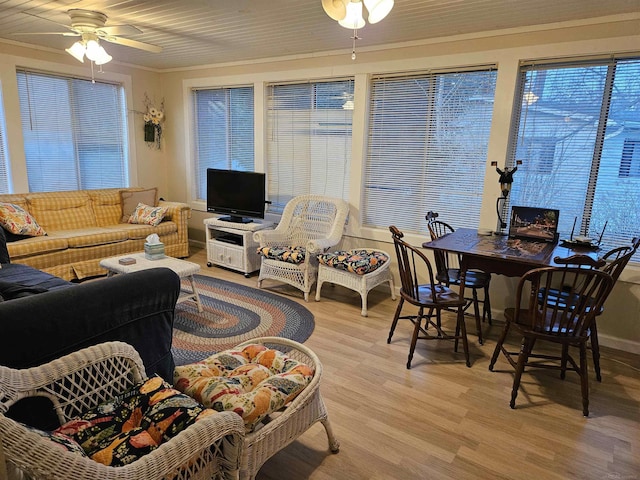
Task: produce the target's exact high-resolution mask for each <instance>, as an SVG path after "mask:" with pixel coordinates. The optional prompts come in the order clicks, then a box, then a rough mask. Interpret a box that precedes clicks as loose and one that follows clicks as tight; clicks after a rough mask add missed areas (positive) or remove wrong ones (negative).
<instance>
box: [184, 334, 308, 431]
mask: <svg viewBox="0 0 640 480" xmlns="http://www.w3.org/2000/svg"><path fill="white" fill-rule="evenodd" d="M313 374H314V371H313V369H312V368H310V367H309V366H307V365H305V364H304V363H301V362H298V361H297V360H295V359H293V358H291V357H289V356H287V355H286V354H284V353H283V352H280V351H278V350H273V349H269V348H267V347H265V346H264V345H256V344H251V345H247V346H245V347H243V348H242V349H231V350H226V351H223V352H220V353H216V354H214V355H212V356H210V357H208V358H206V359H204V360H202V361H201V362H198V363H193V364H190V365H182V366H178V367H176V369H175V370H174V386H175V388H177V389H178V390H180V391H182V392H184V393H186V394H187V395H189V396H190V397H193V398H195V399H196V400H197V401H199V402H201V403H202V404H203V405H204V406H205V407H208V408H213V409H214V410H217V411H219V412H222V411H231V412H235V413H237V414H238V415H240V416H241V417H242V419H243V421H244V424H245V429H246V430H247V431H253V430H254V429H255V428H257V427H258V426H259V425H260V423H261V422H262V421H263V420H264V419H265V418H266V417H267V416H268V415H270V414H271V413H273V412H276V411H278V410H280V409H281V408H282V407H283V406H285V405H286V404H288V403H289V402H291V401H292V400H293V399H294V398H296V397H297V396H298V395H299V394H300V392H302V390H304V388H305V387H306V386H307V385H308V384H309V382H311V379H312V378H313Z"/></svg>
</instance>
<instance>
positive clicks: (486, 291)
mask: <svg viewBox="0 0 640 480" xmlns="http://www.w3.org/2000/svg"><path fill="white" fill-rule="evenodd" d="M485 314H486V317H487V321H488V322H489V325H493V318H492V317H491V300H490V299H489V285H487V286H485V287H484V305H483V309H482V321H483V322H484V318H485Z"/></svg>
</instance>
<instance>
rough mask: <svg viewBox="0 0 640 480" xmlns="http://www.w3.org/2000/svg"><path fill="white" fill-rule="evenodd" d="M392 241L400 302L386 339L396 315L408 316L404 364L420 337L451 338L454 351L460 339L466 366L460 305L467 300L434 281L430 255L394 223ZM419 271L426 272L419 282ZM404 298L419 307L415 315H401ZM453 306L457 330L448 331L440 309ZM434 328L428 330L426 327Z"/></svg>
mask: <svg viewBox="0 0 640 480" xmlns="http://www.w3.org/2000/svg"><path fill="white" fill-rule="evenodd" d="M389 230H390V231H391V236H392V238H393V244H394V246H395V250H396V256H397V258H398V269H399V272H400V281H401V285H402V286H401V288H400V302H398V307H397V308H396V313H395V315H394V317H393V322H392V324H391V329H390V330H389V338H388V339H387V343H390V342H391V337H392V336H393V332H394V330H395V328H396V325H397V324H398V320H399V319H408V320H410V321H411V322H412V323H413V325H414V328H413V336H412V338H411V347H410V349H409V358H408V359H407V368H411V360H412V359H413V353H414V351H415V348H416V343H417V341H418V340H419V339H421V340H454V341H455V344H454V351H456V352H457V351H458V342H459V340H462V346H463V349H464V355H465V359H466V364H467V367H470V366H471V363H470V361H469V344H468V342H467V329H466V326H465V323H464V317H465V316H464V311H463V308H464V306H465V304H466V302H465V300H464V299H463V298H460V297H459V296H458V294H457V293H456V292H454V291H453V290H452V289H450V288H449V287H447V286H445V285H443V284H439V283H437V282H436V280H435V277H434V274H433V268H432V267H431V263H430V262H429V259H428V258H427V257H426V256H425V255H424V254H423V253H422V252H421V251H420V250H418V249H417V248H415V247H413V246H411V245H409V244H408V243H407V242H405V241H404V240H403V239H402V238H403V237H404V234H403V233H402V232H401V231H400V230H398V228H397V227H395V226H390V227H389ZM418 272H420V274H421V275H424V276H426V279H427V282H426V283H420V282H419V280H418ZM405 301H407V302H409V303H410V304H411V305H414V306H416V307H418V313H417V315H408V316H401V315H400V314H401V310H402V306H403V304H404V302H405ZM443 310H454V311H455V312H456V314H457V319H456V331H455V333H454V334H451V333H447V332H445V331H444V329H443V328H442V321H441V320H442V317H441V314H442V311H443ZM430 327H432V328H433V330H432V331H431V332H429V331H428V330H429V328H430Z"/></svg>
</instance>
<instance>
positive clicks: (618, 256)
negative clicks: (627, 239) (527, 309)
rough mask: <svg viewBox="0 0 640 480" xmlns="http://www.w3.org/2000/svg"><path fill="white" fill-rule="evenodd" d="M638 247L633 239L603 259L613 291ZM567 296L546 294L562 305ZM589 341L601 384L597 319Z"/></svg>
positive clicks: (562, 261) (638, 241) (638, 240)
mask: <svg viewBox="0 0 640 480" xmlns="http://www.w3.org/2000/svg"><path fill="white" fill-rule="evenodd" d="M638 247H640V237H636V238H633V239H632V240H631V244H630V245H625V246H622V247H617V248H614V249H613V250H609V251H608V252H607V253H605V254H604V255H603V256H602V257H601V260H602V261H604V264H603V265H602V266H601V269H602V270H603V271H604V272H606V273H608V274H609V275H611V278H612V280H613V283H612V285H611V288H612V289H613V286H614V285H615V284H616V282H617V281H618V278H619V277H620V274H621V273H622V271H623V270H624V268H625V267H626V266H627V264H628V263H629V261H630V260H631V257H633V256H634V255H635V253H636V251H637V250H638ZM580 257H581V256H577V258H580ZM573 258H575V257H568V258H565V259H557V263H560V264H564V265H570V264H571V262H572V259H573ZM544 294H545V293H544V291H543V292H541V295H544ZM566 296H567V292H565V291H564V289H562V288H560V289H558V288H551V289H550V291H549V293H548V294H546V298H547V301H551V302H560V303H561V304H562V302H563V301H564V297H566ZM603 311H604V305H602V306H601V307H600V309H599V310H598V312H596V317H598V316H599V315H601V314H602V312H603ZM589 339H590V344H591V354H592V357H593V369H594V370H595V372H596V380H597V381H598V382H601V381H602V375H601V372H600V342H599V341H598V328H597V321H596V319H595V318H594V320H593V323H592V325H591V327H590V329H589Z"/></svg>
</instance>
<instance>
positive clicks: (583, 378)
mask: <svg viewBox="0 0 640 480" xmlns="http://www.w3.org/2000/svg"><path fill="white" fill-rule="evenodd" d="M578 257H581V258H578ZM555 261H556V262H557V259H556V260H555ZM603 264H604V262H602V261H599V262H598V261H594V260H593V259H592V258H591V257H588V256H586V255H581V256H577V255H576V256H574V257H572V259H571V264H567V265H564V266H563V265H558V266H554V267H544V268H537V269H534V270H530V271H529V272H527V273H526V274H525V275H524V276H523V277H521V279H520V282H519V283H518V288H517V291H516V306H515V308H507V309H506V310H505V312H504V315H505V319H506V323H505V325H504V328H503V330H502V333H501V334H500V337H499V339H498V343H497V345H496V348H495V350H494V352H493V356H492V357H491V362H490V364H489V370H491V371H493V368H494V365H495V363H496V361H497V360H498V356H499V355H500V353H501V352H502V353H503V354H504V356H505V358H506V359H507V361H508V362H509V364H510V365H511V366H512V367H513V368H514V369H515V377H514V380H513V387H512V390H511V402H510V406H511V408H515V402H516V397H517V395H518V389H519V387H520V379H521V377H522V373H523V372H524V370H525V367H539V368H550V369H558V370H561V373H562V375H564V372H565V371H566V369H567V363H568V364H569V365H570V370H572V371H575V372H576V373H578V375H579V376H580V385H581V392H582V413H583V415H584V416H585V417H586V416H588V415H589V383H588V376H587V353H586V352H587V347H586V344H587V340H588V339H589V332H590V328H591V327H592V325H593V322H594V319H595V317H596V315H597V314H598V312H599V311H600V308H602V304H603V303H604V301H605V300H606V298H607V295H608V294H609V292H610V291H611V286H612V285H613V279H612V278H611V275H609V274H608V273H606V272H605V271H603V270H599V269H598V268H594V266H596V267H601V266H602V265H603ZM556 285H563V287H564V288H563V292H564V293H565V295H563V297H562V299H561V301H560V300H558V299H556V300H553V299H551V298H550V296H551V295H552V291H553V289H554V288H555V286H556ZM523 294H524V297H523ZM512 329H513V330H515V331H516V332H517V333H519V334H520V335H521V337H522V341H521V347H520V350H519V351H510V350H509V347H507V346H506V345H505V340H506V338H507V336H508V334H509V332H510V331H511V330H512ZM538 341H547V342H552V343H555V344H560V345H561V347H562V353H561V354H560V355H559V356H555V355H550V354H546V353H545V354H538V353H533V347H534V344H535V343H536V342H538ZM570 346H575V347H577V348H578V349H579V360H578V362H576V361H575V360H574V359H573V357H572V356H571V355H570V354H569V347H570Z"/></svg>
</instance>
